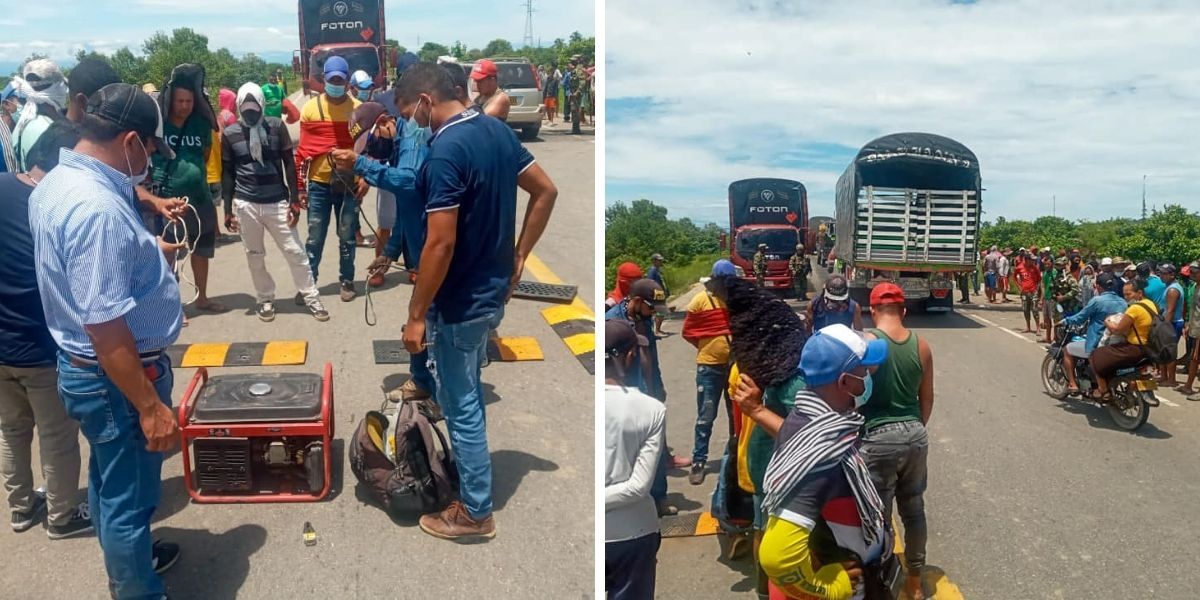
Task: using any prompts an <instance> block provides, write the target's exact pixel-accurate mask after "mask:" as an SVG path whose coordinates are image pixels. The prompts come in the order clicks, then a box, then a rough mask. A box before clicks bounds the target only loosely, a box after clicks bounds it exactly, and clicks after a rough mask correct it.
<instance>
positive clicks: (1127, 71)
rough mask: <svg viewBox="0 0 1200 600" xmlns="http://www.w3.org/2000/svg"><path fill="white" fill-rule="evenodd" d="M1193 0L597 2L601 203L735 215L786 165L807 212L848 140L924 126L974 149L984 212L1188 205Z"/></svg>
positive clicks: (1196, 203)
mask: <svg viewBox="0 0 1200 600" xmlns="http://www.w3.org/2000/svg"><path fill="white" fill-rule="evenodd" d="M1197 31H1200V6H1197V5H1196V3H1195V2H1194V1H1193V2H1187V1H1184V2H1176V1H1169V0H1158V1H1150V2H1116V1H1112V0H1108V1H1103V2H1095V1H1094V0H1057V1H1055V2H1042V1H999V0H996V1H990V0H980V1H979V2H951V1H948V0H888V1H878V2H859V1H854V2H850V1H847V2H790V1H785V0H778V1H774V2H761V1H757V0H756V1H746V0H740V1H735V2H730V1H728V0H726V1H719V0H659V1H658V2H653V3H642V2H634V1H633V0H609V1H608V4H607V10H606V21H605V35H606V36H607V39H606V57H605V60H606V63H605V64H606V73H605V78H606V79H605V86H606V87H605V97H606V104H605V116H606V122H605V124H604V125H605V128H606V134H605V135H606V137H605V147H606V153H605V159H606V176H605V182H606V183H605V191H606V202H607V203H608V204H612V203H614V202H617V201H626V202H628V201H630V200H634V199H638V198H648V199H651V200H653V201H654V202H656V203H657V204H660V205H664V206H666V207H668V209H669V210H670V216H672V217H673V218H679V217H685V216H686V217H690V218H692V219H693V220H695V221H698V222H715V223H718V224H721V225H723V226H724V225H727V224H728V207H727V204H726V189H727V187H728V184H729V182H731V181H734V180H737V179H742V178H747V177H783V178H787V179H796V180H799V181H801V182H803V183H804V184H805V186H806V187H807V189H808V197H809V207H810V213H811V214H812V215H832V214H833V188H834V185H835V184H836V182H837V178H838V176H839V175H840V174H841V173H842V171H844V170H845V168H846V166H847V165H848V164H849V162H850V160H851V159H852V158H853V157H854V155H855V154H856V152H857V150H858V148H860V147H862V146H863V145H865V144H866V143H867V142H869V141H870V140H872V139H874V138H876V137H879V136H881V135H885V134H888V133H894V132H901V131H925V132H930V133H937V134H941V135H944V136H947V137H950V138H953V139H955V140H958V141H959V142H962V143H963V144H965V145H966V146H967V147H968V148H970V149H971V150H973V151H974V152H975V154H976V156H977V157H978V159H979V164H980V169H981V172H982V177H983V186H984V188H985V192H984V194H983V204H984V211H985V212H984V219H985V220H993V221H994V220H995V219H996V217H999V216H1003V217H1006V218H1008V219H1015V218H1020V219H1033V218H1037V217H1040V216H1042V215H1050V214H1052V213H1053V214H1056V215H1058V216H1061V217H1066V218H1068V219H1072V220H1078V219H1087V220H1093V221H1094V220H1102V219H1106V218H1110V217H1117V216H1123V217H1135V216H1138V215H1139V214H1140V211H1141V198H1142V184H1143V175H1148V177H1147V178H1146V180H1145V181H1146V198H1147V205H1149V206H1151V207H1153V206H1161V205H1163V204H1165V203H1173V204H1182V205H1184V206H1186V207H1188V208H1189V209H1190V210H1193V211H1197V210H1200V196H1198V195H1196V194H1195V193H1193V186H1192V185H1191V184H1192V183H1193V182H1194V181H1195V180H1196V179H1197V178H1200V162H1198V161H1197V157H1196V153H1195V152H1194V150H1193V146H1194V145H1195V140H1196V136H1197V134H1198V133H1200V62H1197V60H1196V57H1197V56H1200V36H1197V35H1196V32H1197Z"/></svg>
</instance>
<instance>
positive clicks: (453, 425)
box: [0, 56, 558, 599]
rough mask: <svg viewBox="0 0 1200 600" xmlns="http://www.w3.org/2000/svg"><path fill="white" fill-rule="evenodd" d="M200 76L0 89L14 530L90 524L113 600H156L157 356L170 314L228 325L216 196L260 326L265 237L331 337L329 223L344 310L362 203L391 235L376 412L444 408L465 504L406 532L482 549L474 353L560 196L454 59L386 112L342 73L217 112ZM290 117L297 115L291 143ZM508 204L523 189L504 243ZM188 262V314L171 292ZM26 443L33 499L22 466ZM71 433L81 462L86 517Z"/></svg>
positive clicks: (484, 506) (335, 61)
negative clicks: (398, 362) (387, 323)
mask: <svg viewBox="0 0 1200 600" xmlns="http://www.w3.org/2000/svg"><path fill="white" fill-rule="evenodd" d="M364 75H365V74H364ZM204 77H205V73H204V69H203V68H202V67H200V66H199V65H193V64H182V65H179V66H178V67H176V68H175V69H173V71H172V73H171V75H170V77H169V79H168V80H167V81H166V82H165V83H164V85H163V86H162V89H161V90H159V89H158V87H157V86H154V85H149V86H136V85H133V84H131V83H127V82H122V81H121V80H120V77H119V76H118V75H117V73H116V71H115V70H114V69H113V67H112V66H111V65H110V64H108V63H107V62H105V61H104V60H100V59H93V58H89V59H86V60H83V61H80V62H79V63H78V64H77V65H75V66H74V68H72V69H71V70H70V77H69V79H68V78H67V77H65V76H64V74H63V72H62V71H61V70H60V69H59V67H58V66H57V65H56V64H55V63H53V62H52V61H49V60H44V59H43V60H33V61H30V62H29V63H28V64H26V65H24V66H23V68H22V71H21V74H20V76H19V77H18V78H15V79H14V84H13V85H12V86H10V87H8V88H6V89H5V90H4V92H2V93H0V100H2V101H3V106H4V110H3V111H2V112H3V114H2V115H0V148H2V149H3V161H2V162H3V167H4V170H5V172H4V173H2V174H0V207H2V208H3V210H0V256H3V257H4V260H3V261H0V342H2V343H0V475H2V476H3V478H4V481H5V489H6V491H7V500H8V504H9V507H10V510H11V515H12V520H11V524H12V528H13V529H14V530H15V531H18V532H20V531H25V530H28V529H30V528H32V527H33V526H34V525H36V524H39V523H41V522H43V521H44V522H45V523H46V529H47V534H48V535H49V537H50V538H51V539H61V538H66V537H72V536H78V535H84V534H87V533H90V532H92V531H95V533H96V536H97V539H98V541H99V542H100V546H101V550H102V552H103V555H104V563H105V567H106V570H107V574H108V580H109V592H110V593H111V595H112V597H114V598H122V599H125V598H163V597H165V588H164V586H163V583H162V580H161V579H160V577H159V574H160V573H161V572H163V571H164V570H166V569H167V568H169V567H171V566H172V565H173V564H174V563H175V562H176V560H177V559H178V557H179V556H180V548H179V547H178V546H177V545H176V544H173V543H171V542H170V541H167V540H155V539H154V538H153V536H152V535H151V531H150V519H151V516H152V515H153V514H154V512H155V508H156V506H157V505H158V503H159V499H160V497H161V467H162V464H163V459H164V456H165V454H164V452H165V451H167V450H169V449H170V448H171V447H172V446H173V445H175V444H177V443H178V441H179V436H178V428H177V423H176V419H175V414H174V412H173V411H172V410H171V408H170V407H171V405H172V400H171V390H172V383H173V376H172V368H171V367H172V365H171V361H170V359H169V357H168V356H167V354H166V353H165V352H164V351H165V349H166V348H167V347H168V346H170V345H171V344H172V343H174V342H175V340H176V339H177V338H178V336H179V334H180V331H181V328H182V327H183V326H185V325H186V324H187V322H186V317H185V314H184V310H183V306H184V305H185V304H189V305H190V306H191V307H192V308H193V309H195V310H201V311H210V312H219V311H224V310H227V309H226V307H224V306H221V305H220V304H219V303H218V302H217V301H216V300H215V299H213V298H211V297H210V296H209V295H208V285H207V284H208V282H209V281H210V279H211V278H210V275H212V274H211V273H210V272H209V261H210V260H211V259H212V258H213V257H214V250H215V236H216V234H217V231H218V219H217V213H216V203H217V200H218V199H220V201H221V203H222V205H223V208H224V220H223V224H224V226H225V228H226V229H227V230H228V231H229V232H231V233H240V234H241V241H242V249H243V250H244V252H245V255H246V260H247V266H248V270H249V274H250V280H251V281H250V283H251V285H252V286H253V287H254V290H255V296H256V299H257V307H256V313H257V316H258V318H259V319H261V320H263V321H272V320H273V319H274V318H275V307H274V303H275V301H276V289H275V282H274V280H273V279H272V277H271V274H270V273H269V271H268V270H267V269H266V266H265V261H264V257H265V252H266V250H265V240H266V238H267V236H270V238H271V239H272V240H273V241H274V243H275V245H276V247H277V248H278V250H279V251H280V252H281V254H282V255H283V257H284V258H285V259H286V261H287V264H288V266H289V270H290V272H291V276H292V282H293V284H294V286H295V287H296V290H297V292H296V296H295V302H296V303H297V304H298V305H302V306H306V307H307V309H308V311H309V312H310V313H311V315H312V316H313V317H314V318H316V319H317V320H320V321H325V320H328V319H329V313H328V311H327V310H326V309H325V307H324V305H323V304H322V300H321V297H320V292H319V290H318V288H317V285H316V282H317V281H318V274H319V267H320V264H321V258H322V251H323V250H324V247H325V239H326V236H327V234H328V230H329V227H330V225H331V224H332V223H334V222H336V224H337V235H338V238H339V245H338V250H339V252H338V254H339V255H338V269H337V278H338V281H339V295H340V297H341V299H342V300H343V301H347V302H349V301H351V300H353V299H354V297H355V296H356V294H357V290H356V283H355V281H356V279H358V278H360V277H359V276H358V274H357V273H356V271H355V264H354V263H355V249H356V245H357V240H356V234H358V230H359V223H360V222H359V217H360V215H361V209H360V208H359V206H360V204H361V202H362V201H363V198H364V196H365V195H366V193H367V192H368V190H369V189H370V188H371V187H377V188H379V189H380V190H381V191H387V192H388V194H387V195H384V194H382V193H381V194H379V196H380V197H381V198H386V199H387V202H386V203H390V204H391V205H390V206H383V205H381V207H380V208H381V209H385V210H386V209H390V212H391V214H392V219H393V222H392V223H389V224H388V229H390V228H392V227H396V228H397V229H398V231H399V232H400V233H399V234H398V235H393V236H390V238H389V237H388V236H387V235H381V236H380V239H379V240H378V241H377V242H378V243H379V246H378V247H377V249H378V252H377V253H378V258H377V259H376V260H375V261H373V262H372V263H371V265H370V267H369V269H368V270H367V275H368V277H365V278H367V279H368V280H369V281H368V285H371V284H375V285H378V284H381V283H382V279H383V276H384V274H385V272H386V271H387V270H388V268H389V266H390V265H391V264H392V263H393V262H395V261H398V260H400V259H401V258H402V259H403V261H404V266H405V268H406V269H407V271H408V273H409V276H410V281H412V282H413V284H414V285H413V291H412V297H411V300H410V302H409V305H408V309H407V313H406V314H407V318H406V325H405V327H404V330H403V340H404V344H405V346H406V348H407V349H408V351H409V352H410V353H412V355H413V360H412V377H411V379H410V380H409V381H407V382H406V383H405V384H404V385H402V386H400V387H399V388H398V389H396V390H392V392H389V397H390V398H392V399H394V400H400V399H428V398H432V399H434V400H435V401H436V403H437V405H438V407H439V408H440V409H441V412H442V414H443V415H444V416H445V419H446V423H447V428H448V429H449V432H450V440H451V447H452V449H453V452H454V455H455V456H456V459H457V465H458V469H459V474H460V485H461V489H460V496H461V500H460V501H455V502H453V503H451V504H450V505H449V506H448V507H446V508H445V509H444V510H442V511H440V512H437V513H432V514H427V515H424V516H422V517H421V519H420V527H421V529H422V530H423V531H425V532H426V533H428V534H430V535H432V536H435V537H439V538H446V539H456V540H461V539H477V538H490V537H492V536H494V535H495V522H494V519H493V516H492V473H491V458H490V454H489V452H488V445H487V435H486V428H485V422H486V419H485V417H484V402H483V393H482V387H481V386H482V384H481V382H480V369H481V366H482V364H483V353H482V349H483V348H484V347H485V346H486V341H487V338H488V336H489V332H491V331H493V330H495V329H496V327H497V326H498V325H499V323H500V321H501V319H502V318H503V316H504V307H505V304H506V302H507V300H508V298H509V295H510V292H511V290H512V286H513V285H514V284H515V282H516V281H518V280H519V279H520V277H521V274H522V271H523V268H524V262H525V259H526V257H528V256H529V254H530V253H531V252H532V250H533V248H534V245H535V244H536V243H537V241H538V239H539V238H540V236H541V235H542V233H543V231H544V230H545V227H546V225H547V223H548V221H549V218H550V215H551V212H552V209H553V206H554V203H555V200H556V198H557V194H558V191H557V188H556V187H555V185H554V183H553V182H552V181H551V179H550V177H549V176H548V175H547V174H546V172H545V171H543V170H542V168H541V167H540V166H539V165H538V164H537V163H536V161H535V160H534V157H533V156H532V155H531V154H530V153H529V151H528V150H527V149H526V148H525V147H524V146H522V145H521V144H520V142H519V141H518V139H517V137H516V135H515V134H514V132H513V131H512V130H511V129H510V128H509V127H508V126H507V125H505V124H504V123H503V122H501V121H500V120H497V119H495V118H492V117H490V116H488V115H486V114H485V113H484V112H483V111H482V110H481V107H480V106H479V105H477V104H474V103H472V102H471V101H470V99H469V98H468V97H467V82H466V74H465V73H464V71H463V69H462V68H461V67H458V66H457V65H455V66H454V67H453V68H448V67H446V66H444V65H437V64H434V63H417V64H414V65H411V66H409V67H408V68H407V70H405V71H404V72H403V73H400V74H399V76H398V78H397V79H396V81H395V83H394V84H393V85H392V87H391V89H390V90H387V91H388V92H389V93H390V100H389V101H388V102H389V105H387V106H384V105H380V104H378V103H373V102H368V103H363V102H362V101H361V100H360V98H362V97H366V98H371V97H372V94H373V92H375V91H378V90H372V89H369V88H364V87H363V82H364V79H363V77H361V76H360V75H359V74H357V73H351V72H350V70H349V68H348V65H347V62H346V61H345V60H344V59H342V58H341V57H337V56H333V57H330V58H329V59H328V60H326V61H325V64H324V67H323V79H324V86H323V89H322V91H321V92H320V93H319V94H317V95H315V96H313V97H311V98H309V99H308V100H307V102H306V103H304V104H303V106H302V108H301V109H300V110H298V111H297V110H295V107H291V108H289V106H290V105H291V103H290V102H289V101H287V100H286V98H285V94H286V89H285V88H282V87H281V86H280V83H281V79H282V78H281V77H280V75H279V74H276V75H274V76H272V77H271V80H270V81H269V83H267V84H266V85H259V84H258V83H254V82H247V83H245V84H244V85H242V86H241V87H240V88H239V89H238V90H237V91H236V92H234V91H232V90H226V89H221V90H219V92H218V98H217V99H218V103H217V104H216V105H213V104H212V103H211V100H210V96H209V90H208V87H207V85H206V82H205V79H204ZM366 80H367V81H373V80H372V79H371V78H369V77H368V78H366ZM371 85H373V84H371ZM364 89H365V90H366V92H367V93H366V94H363V93H361V92H362V91H363V90H364ZM147 90H148V91H147ZM284 118H286V119H287V120H288V122H297V121H298V122H299V129H300V134H299V139H298V141H297V142H296V143H293V141H292V139H291V136H290V134H289V132H288V129H287V127H286V125H285V124H284V122H283V119H284ZM518 188H520V189H523V190H525V191H526V192H528V193H529V195H530V198H529V202H528V204H527V207H526V211H525V215H524V216H523V218H522V221H521V222H522V226H521V229H520V235H519V236H518V235H517V214H516V211H517V201H516V199H517V190H518ZM386 203H385V204H386ZM380 212H381V213H383V212H384V210H381V211H380ZM304 213H306V214H307V217H306V218H307V225H308V239H307V242H306V243H303V244H302V243H301V239H300V236H299V234H298V232H297V230H296V226H297V223H298V222H299V219H300V218H301V215H302V214H304ZM185 256H187V257H188V260H189V261H190V264H191V267H192V273H193V277H194V279H193V281H194V286H195V288H196V289H195V294H194V297H191V298H189V297H188V295H187V294H185V295H184V296H183V297H181V295H180V289H181V283H180V273H181V269H180V268H179V267H180V266H181V263H180V261H182V260H183V259H184V257H185ZM222 275H227V274H222ZM185 279H186V277H185ZM35 428H36V430H37V434H38V439H39V446H40V451H41V465H42V473H43V475H44V477H45V479H46V485H45V491H44V492H42V491H41V490H38V489H35V481H34V477H33V473H32V458H31V447H32V440H33V435H34V430H35ZM80 433H82V435H83V438H84V440H85V441H86V442H87V443H88V444H89V447H90V455H91V459H90V463H89V465H88V477H87V501H85V502H80V498H79V497H78V495H79V491H78V486H79V475H80V470H81V464H80V447H79V434H80Z"/></svg>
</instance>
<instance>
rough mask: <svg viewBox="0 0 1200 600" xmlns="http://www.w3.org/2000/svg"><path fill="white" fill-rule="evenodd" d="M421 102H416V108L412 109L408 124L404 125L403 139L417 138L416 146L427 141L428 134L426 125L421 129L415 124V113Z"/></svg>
mask: <svg viewBox="0 0 1200 600" xmlns="http://www.w3.org/2000/svg"><path fill="white" fill-rule="evenodd" d="M421 102H423V100H417V107H416V108H414V109H413V112H412V116H411V117H409V118H408V123H406V124H405V127H404V137H406V138H409V137H415V138H417V143H418V144H420V143H422V142H424V141H425V140H427V139H429V134H430V130H429V125H428V124H426V125H425V126H423V127H422V126H421V124H420V123H418V122H417V111H418V110H420V108H421Z"/></svg>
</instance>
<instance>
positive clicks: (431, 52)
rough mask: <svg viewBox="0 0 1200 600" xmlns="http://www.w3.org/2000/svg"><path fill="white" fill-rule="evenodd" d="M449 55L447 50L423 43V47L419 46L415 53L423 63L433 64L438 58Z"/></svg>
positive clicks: (443, 47) (439, 45)
mask: <svg viewBox="0 0 1200 600" xmlns="http://www.w3.org/2000/svg"><path fill="white" fill-rule="evenodd" d="M449 54H450V49H449V48H447V47H445V46H443V45H441V44H436V43H434V42H425V45H423V46H421V50H420V51H419V52H417V57H418V58H420V59H421V60H424V61H428V62H433V61H436V60H437V58H438V57H439V56H448V55H449Z"/></svg>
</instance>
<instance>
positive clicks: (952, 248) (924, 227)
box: [854, 186, 979, 265]
mask: <svg viewBox="0 0 1200 600" xmlns="http://www.w3.org/2000/svg"><path fill="white" fill-rule="evenodd" d="M977 196H978V194H977V192H976V191H975V190H915V189H901V188H877V187H874V186H865V187H863V188H862V190H861V191H860V192H859V198H858V206H857V210H856V219H855V221H856V223H855V240H854V258H855V260H856V261H857V262H872V261H874V262H887V263H937V264H947V265H973V264H975V257H976V256H977V250H978V249H977V247H976V235H977V234H978V223H979V200H978V197H977Z"/></svg>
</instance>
